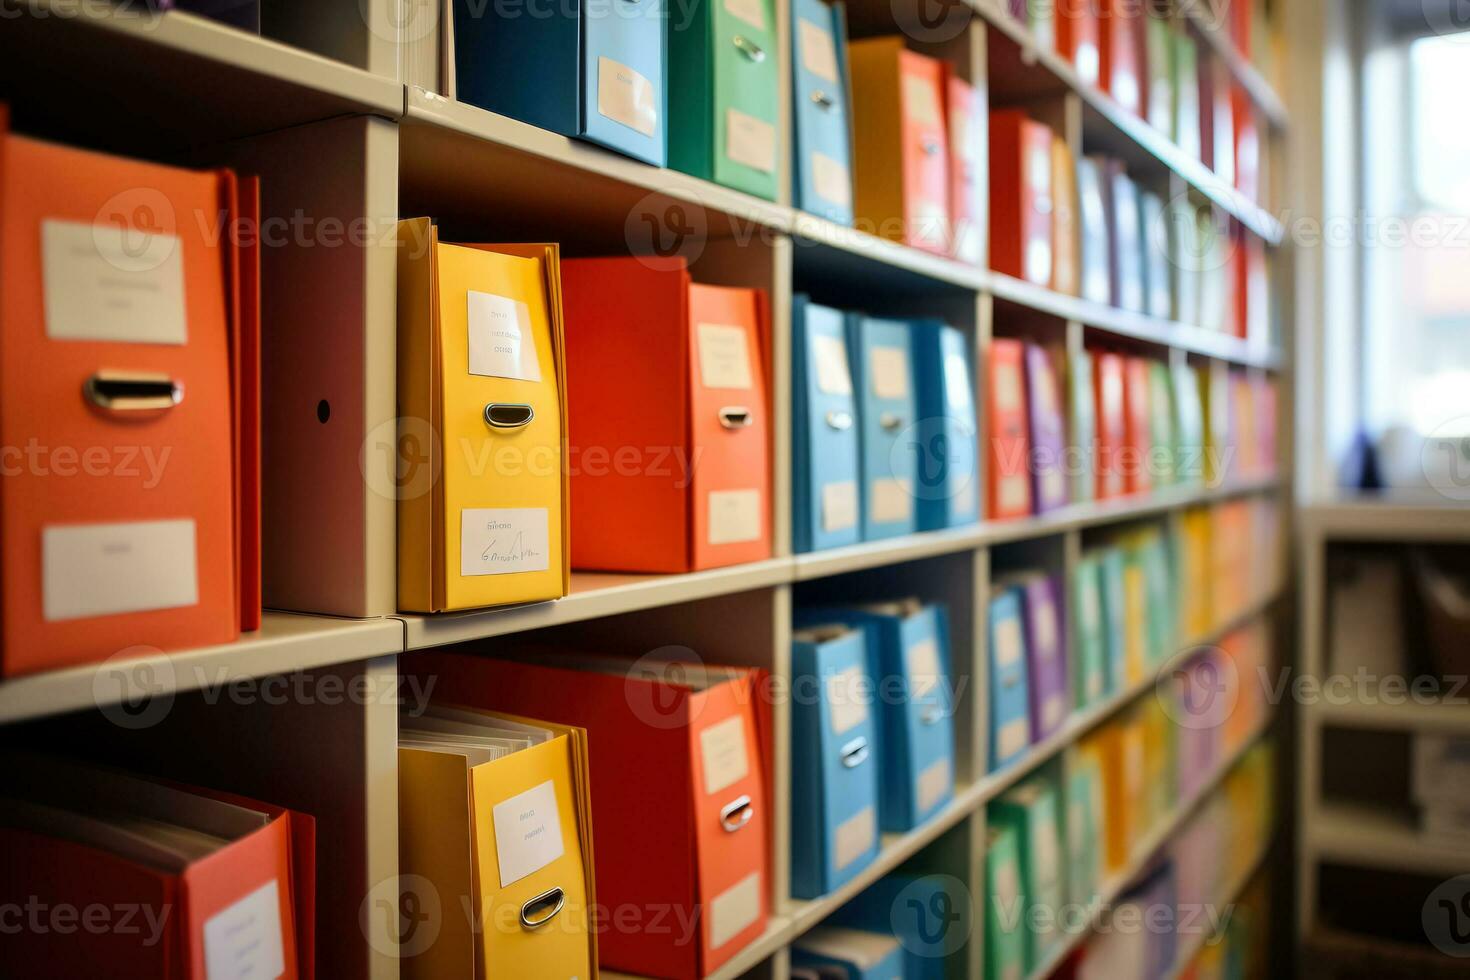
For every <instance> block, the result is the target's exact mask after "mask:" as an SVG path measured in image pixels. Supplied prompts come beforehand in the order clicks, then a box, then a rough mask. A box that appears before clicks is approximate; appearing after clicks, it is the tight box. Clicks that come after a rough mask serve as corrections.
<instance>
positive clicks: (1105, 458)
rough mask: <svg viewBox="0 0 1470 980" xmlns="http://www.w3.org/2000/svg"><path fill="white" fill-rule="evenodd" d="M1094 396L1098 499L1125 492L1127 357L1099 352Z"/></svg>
mask: <svg viewBox="0 0 1470 980" xmlns="http://www.w3.org/2000/svg"><path fill="white" fill-rule="evenodd" d="M1092 365H1093V379H1092V390H1093V398H1094V399H1095V400H1096V402H1097V463H1096V465H1097V499H1098V500H1107V499H1108V498H1110V497H1119V496H1122V495H1123V493H1124V492H1125V483H1124V477H1123V467H1122V466H1121V465H1120V456H1121V455H1122V450H1123V447H1124V446H1125V445H1126V444H1127V423H1126V421H1125V420H1126V418H1127V416H1126V415H1125V414H1124V405H1123V357H1122V355H1121V354H1105V353H1097V354H1096V355H1094V357H1093V359H1092Z"/></svg>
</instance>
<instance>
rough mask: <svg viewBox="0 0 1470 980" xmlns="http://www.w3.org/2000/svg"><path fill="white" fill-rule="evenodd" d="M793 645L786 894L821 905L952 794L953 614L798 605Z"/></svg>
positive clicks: (896, 606) (925, 608)
mask: <svg viewBox="0 0 1470 980" xmlns="http://www.w3.org/2000/svg"><path fill="white" fill-rule="evenodd" d="M796 626H797V630H796V634H795V637H794V640H793V646H792V673H793V678H794V687H793V690H795V691H797V692H798V693H799V695H800V696H799V697H797V698H795V699H794V703H793V710H792V730H793V732H794V733H795V737H794V738H793V746H794V750H793V751H794V753H795V758H794V759H793V760H792V769H791V771H792V784H791V791H792V800H793V803H792V815H793V816H792V875H791V876H792V892H793V894H794V895H795V896H796V897H797V898H817V897H819V896H821V895H823V894H826V893H827V892H830V891H832V890H833V889H835V888H837V887H839V886H840V885H842V884H843V883H844V882H846V881H849V880H851V879H852V877H853V876H854V875H856V874H857V873H858V872H860V871H861V870H862V869H863V868H864V867H866V866H867V865H868V864H869V863H871V862H872V860H873V859H874V858H875V857H877V854H878V847H879V834H880V832H892V833H904V832H907V831H909V830H912V829H914V828H915V827H917V826H919V825H920V824H922V823H923V822H924V821H926V820H928V819H929V818H930V817H932V816H934V814H936V813H938V812H939V811H940V810H941V809H943V807H944V805H945V804H946V803H948V802H949V801H950V800H951V799H952V798H953V796H954V704H953V690H954V689H953V683H952V680H951V678H952V676H953V675H952V674H951V671H950V653H949V646H950V641H949V616H948V612H947V611H946V609H945V608H944V607H943V606H940V605H925V604H923V603H921V602H920V601H919V600H917V599H906V600H901V601H898V602H891V603H882V604H878V605H870V606H856V607H830V608H821V609H802V610H799V611H798V612H797V615H796Z"/></svg>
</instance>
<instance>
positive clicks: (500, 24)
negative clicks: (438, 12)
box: [454, 0, 668, 167]
mask: <svg viewBox="0 0 1470 980" xmlns="http://www.w3.org/2000/svg"><path fill="white" fill-rule="evenodd" d="M666 3H667V0H639V2H638V3H636V4H623V5H622V6H620V8H619V9H618V10H617V11H612V10H611V9H610V8H605V9H603V10H602V11H601V12H598V11H589V10H588V9H587V7H586V5H585V4H584V3H583V2H580V0H577V2H572V0H568V2H564V3H558V4H551V5H549V6H547V7H545V8H544V9H541V10H538V11H536V12H535V14H534V15H533V13H532V12H531V11H530V10H529V9H527V10H524V11H522V12H521V13H522V16H519V17H497V16H492V14H493V8H487V7H486V6H485V4H484V3H483V2H477V0H454V71H455V84H456V87H457V89H458V95H459V99H460V101H462V102H468V103H470V104H471V105H477V106H480V107H481V108H484V109H489V110H491V111H492V112H498V113H500V114H501V115H505V116H510V117H512V118H514V119H519V120H521V121H522V122H528V123H530V124H531V125H533V126H540V127H541V128H542V129H549V130H551V131H552V132H554V133H560V134H561V135H563V136H576V137H581V138H582V139H585V140H590V141H591V142H593V143H598V144H601V145H602V146H605V147H607V148H608V149H611V150H616V151H618V152H619V153H624V154H627V155H628V156H630V157H635V158H637V159H639V160H644V161H646V162H648V163H651V164H654V165H655V166H659V167H661V166H663V165H664V161H665V160H666V159H667V155H668V154H667V148H666V139H665V128H664V124H665V119H664V117H665V115H666V109H665V106H666V102H667V91H666V88H665V79H666V78H667V77H668V69H667V65H668V55H667V48H666V42H665V36H664V21H665V19H666V17H665V12H664V11H665V6H666Z"/></svg>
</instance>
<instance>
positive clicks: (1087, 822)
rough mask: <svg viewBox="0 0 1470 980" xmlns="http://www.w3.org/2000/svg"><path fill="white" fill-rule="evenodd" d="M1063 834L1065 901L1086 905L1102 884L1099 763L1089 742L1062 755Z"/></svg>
mask: <svg viewBox="0 0 1470 980" xmlns="http://www.w3.org/2000/svg"><path fill="white" fill-rule="evenodd" d="M1063 778H1064V779H1065V780H1066V782H1065V784H1064V787H1065V788H1064V790H1063V797H1064V799H1065V805H1066V816H1065V818H1064V821H1065V825H1066V835H1067V901H1069V902H1071V903H1072V904H1074V905H1078V906H1081V907H1083V908H1086V907H1088V906H1090V905H1091V904H1092V903H1093V901H1095V900H1096V898H1097V896H1098V894H1099V893H1100V892H1101V890H1102V883H1103V860H1102V858H1103V833H1104V831H1103V788H1102V766H1101V764H1100V763H1099V761H1098V757H1097V752H1096V751H1095V750H1094V749H1093V748H1092V746H1091V745H1090V744H1083V745H1079V746H1077V747H1076V748H1074V749H1073V750H1072V751H1070V752H1068V753H1067V755H1066V761H1065V763H1064V766H1063Z"/></svg>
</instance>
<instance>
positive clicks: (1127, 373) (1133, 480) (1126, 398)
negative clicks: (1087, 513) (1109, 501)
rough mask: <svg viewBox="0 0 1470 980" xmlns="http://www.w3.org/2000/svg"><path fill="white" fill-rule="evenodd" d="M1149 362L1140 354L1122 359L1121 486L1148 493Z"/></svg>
mask: <svg viewBox="0 0 1470 980" xmlns="http://www.w3.org/2000/svg"><path fill="white" fill-rule="evenodd" d="M1148 394H1149V362H1148V360H1147V359H1145V358H1142V357H1128V358H1125V359H1124V361H1123V455H1122V457H1121V460H1120V461H1121V464H1122V469H1123V489H1124V491H1125V492H1126V493H1147V492H1148V491H1149V490H1151V489H1153V474H1152V466H1153V448H1154V444H1153V415H1152V409H1151V408H1150V405H1149V400H1148Z"/></svg>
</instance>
